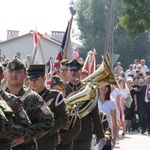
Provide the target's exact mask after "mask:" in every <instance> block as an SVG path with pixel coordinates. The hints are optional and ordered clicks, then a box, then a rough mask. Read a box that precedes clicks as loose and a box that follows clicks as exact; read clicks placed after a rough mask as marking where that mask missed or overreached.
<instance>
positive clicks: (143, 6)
mask: <svg viewBox="0 0 150 150" xmlns="http://www.w3.org/2000/svg"><path fill="white" fill-rule="evenodd" d="M118 1H120V2H121V4H122V5H123V8H124V10H123V12H122V15H121V18H120V25H121V26H122V27H123V28H124V29H125V30H126V31H127V33H128V35H129V36H130V37H131V38H132V39H134V38H135V37H137V35H139V34H140V33H143V32H146V33H150V1H149V0H118Z"/></svg>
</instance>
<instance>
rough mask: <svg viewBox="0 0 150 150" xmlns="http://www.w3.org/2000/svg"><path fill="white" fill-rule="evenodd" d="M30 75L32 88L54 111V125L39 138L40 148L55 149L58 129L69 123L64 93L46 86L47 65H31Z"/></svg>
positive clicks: (44, 149) (40, 149)
mask: <svg viewBox="0 0 150 150" xmlns="http://www.w3.org/2000/svg"><path fill="white" fill-rule="evenodd" d="M28 77H29V81H30V85H31V88H32V89H33V90H35V91H36V92H37V93H38V94H39V95H41V96H42V98H43V99H44V100H45V102H47V104H49V107H50V109H51V110H52V112H53V113H54V119H55V122H54V127H53V128H52V130H51V131H50V132H49V133H47V134H46V135H45V136H43V137H41V138H40V139H38V147H39V150H55V149H56V146H57V145H58V131H59V130H60V129H62V128H64V127H65V126H66V125H67V123H68V114H67V111H66V105H65V103H64V98H63V95H62V93H60V92H59V91H56V90H49V89H48V88H46V87H45V84H44V83H45V79H46V77H45V65H30V67H29V69H28Z"/></svg>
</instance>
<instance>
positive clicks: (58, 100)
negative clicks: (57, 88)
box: [55, 93, 64, 107]
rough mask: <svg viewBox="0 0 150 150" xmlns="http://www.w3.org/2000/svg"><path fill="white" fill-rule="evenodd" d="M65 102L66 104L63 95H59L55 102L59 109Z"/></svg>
mask: <svg viewBox="0 0 150 150" xmlns="http://www.w3.org/2000/svg"><path fill="white" fill-rule="evenodd" d="M63 102H64V97H63V96H62V94H61V93H58V95H57V97H56V101H55V106H56V107H57V106H59V105H60V104H61V103H63Z"/></svg>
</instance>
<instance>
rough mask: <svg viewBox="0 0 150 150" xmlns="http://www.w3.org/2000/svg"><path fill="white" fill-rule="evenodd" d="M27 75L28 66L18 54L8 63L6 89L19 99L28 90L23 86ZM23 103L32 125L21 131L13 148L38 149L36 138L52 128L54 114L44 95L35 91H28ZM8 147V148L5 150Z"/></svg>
mask: <svg viewBox="0 0 150 150" xmlns="http://www.w3.org/2000/svg"><path fill="white" fill-rule="evenodd" d="M25 77H26V66H25V64H24V62H23V61H22V59H21V58H19V57H17V56H16V57H14V58H13V59H12V60H11V61H10V62H9V63H8V65H7V72H6V78H7V88H6V91H7V92H8V93H11V94H14V95H16V96H17V97H18V99H19V97H21V96H24V94H25V93H26V92H27V91H28V90H27V89H26V88H25V87H24V86H23V83H24V79H25ZM16 103H17V101H16ZM22 105H23V107H24V109H25V111H26V113H27V115H28V116H29V119H30V121H31V125H30V126H24V128H25V129H26V131H25V132H20V138H18V139H15V140H13V143H12V149H13V150H37V149H38V148H37V143H36V139H37V138H39V137H42V136H43V135H45V134H46V133H47V132H49V131H50V130H51V129H52V127H53V126H54V116H53V113H52V112H51V110H50V109H49V108H48V106H47V105H46V103H45V102H44V100H43V99H42V97H41V96H39V95H38V94H37V93H36V92H34V91H31V92H29V93H28V95H27V96H26V97H25V99H24V101H23V102H22ZM19 115H20V114H19ZM21 143H22V144H21ZM7 149H8V148H6V149H5V150H7ZM9 149H11V148H9Z"/></svg>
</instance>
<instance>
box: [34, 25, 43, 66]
mask: <svg viewBox="0 0 150 150" xmlns="http://www.w3.org/2000/svg"><path fill="white" fill-rule="evenodd" d="M35 29H36V36H37V37H38V31H37V28H36V27H35ZM37 44H39V50H40V54H41V57H42V63H43V64H45V60H44V55H43V51H42V46H41V42H40V39H38V43H37Z"/></svg>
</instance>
